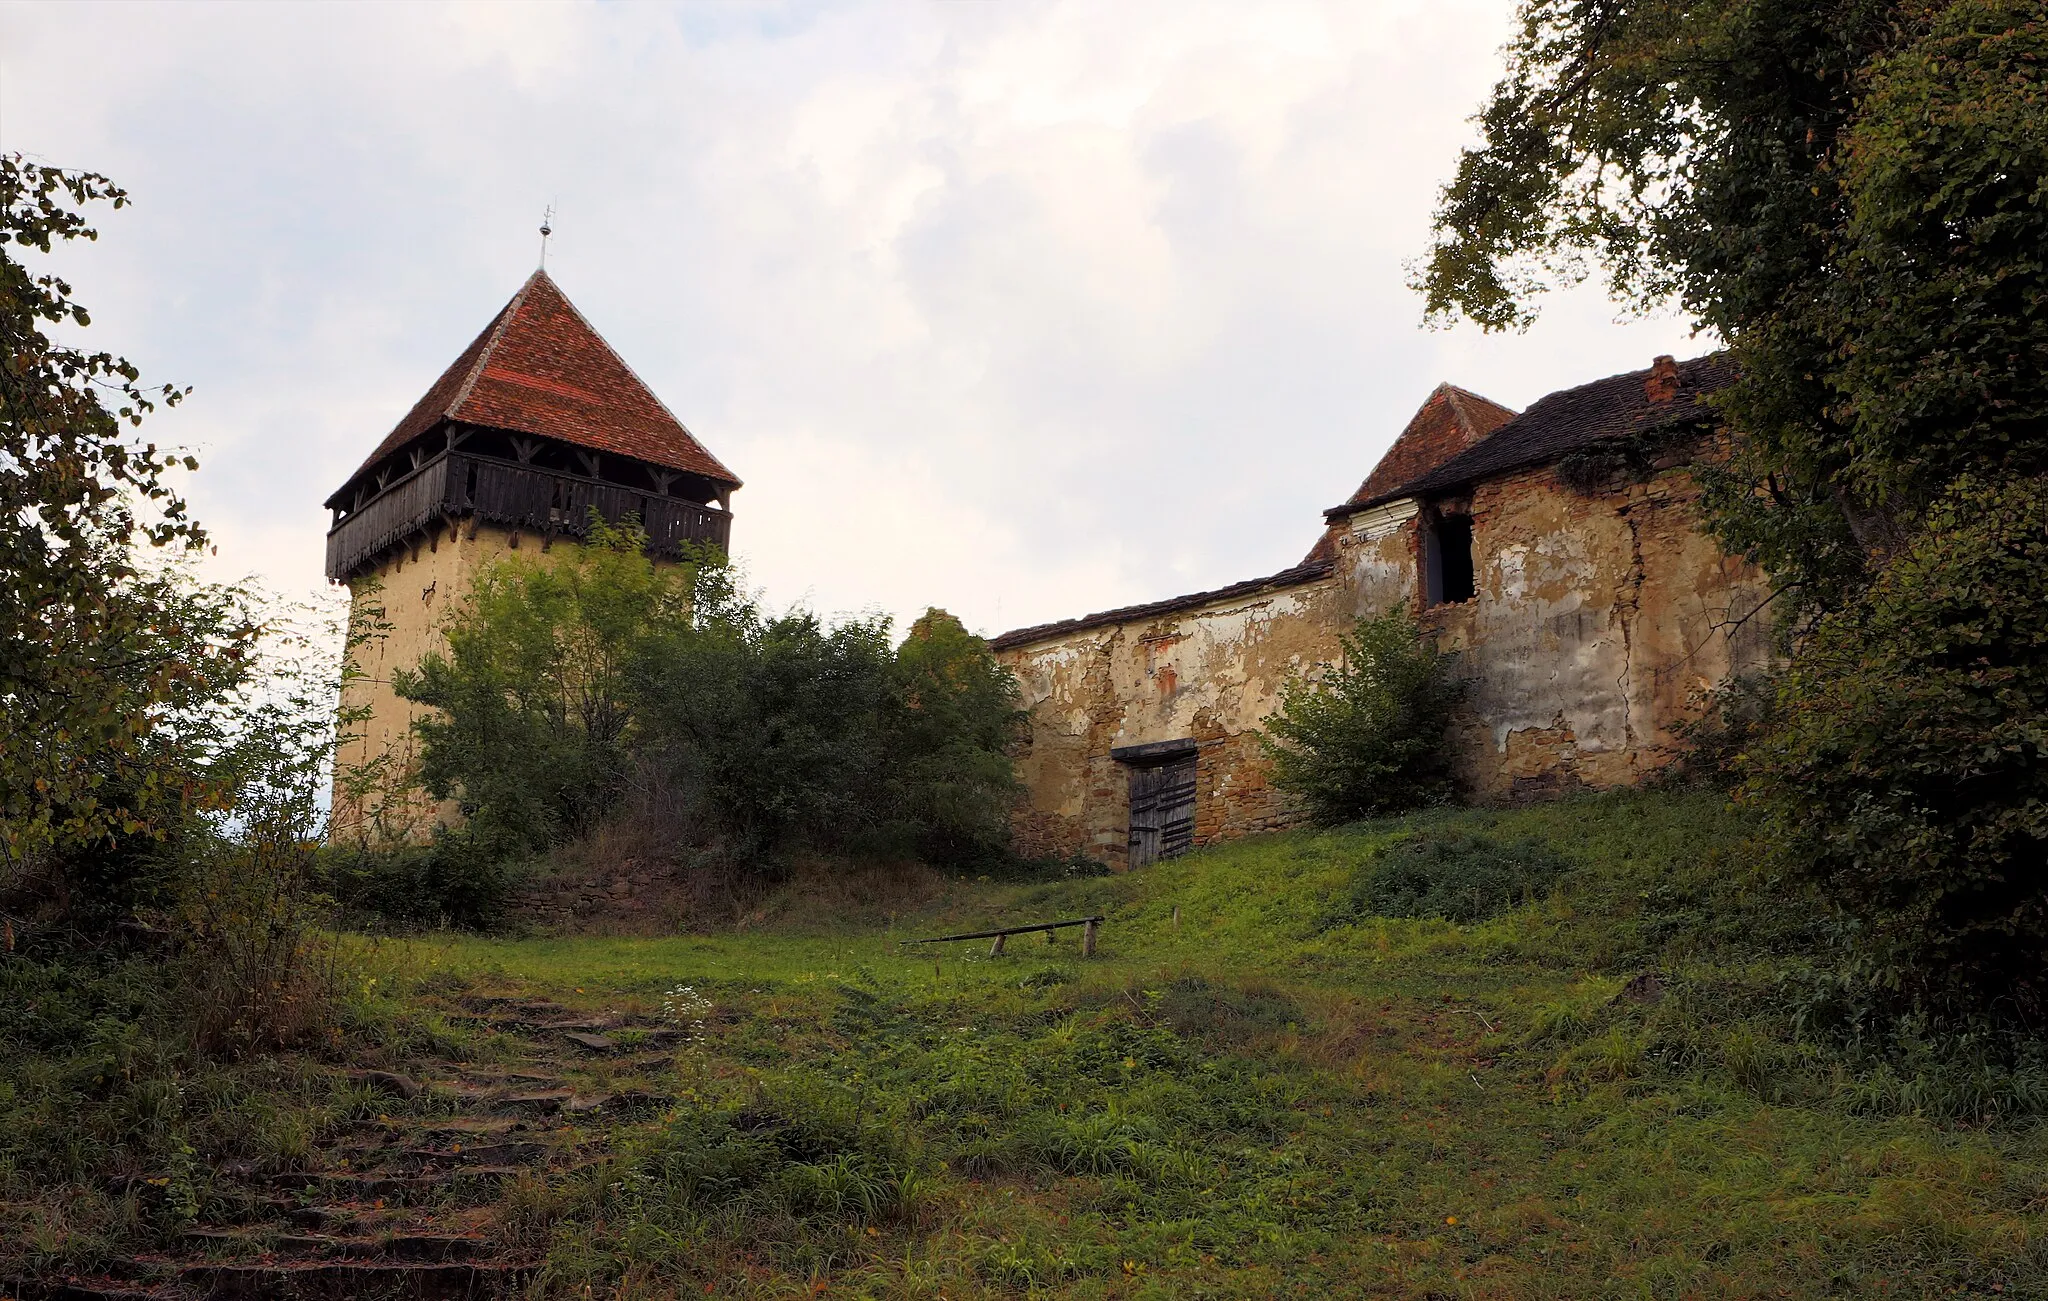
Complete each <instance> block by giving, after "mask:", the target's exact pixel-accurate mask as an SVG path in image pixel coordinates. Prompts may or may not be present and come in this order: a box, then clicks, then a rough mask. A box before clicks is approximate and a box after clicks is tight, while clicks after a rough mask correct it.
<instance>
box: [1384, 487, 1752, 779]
mask: <svg viewBox="0 0 2048 1301" xmlns="http://www.w3.org/2000/svg"><path fill="white" fill-rule="evenodd" d="M1469 501H1470V511H1471V518H1472V525H1473V546H1472V555H1473V559H1474V561H1475V569H1476V575H1475V577H1476V579H1477V583H1476V586H1477V589H1478V590H1477V593H1476V595H1475V596H1474V598H1473V599H1472V600H1470V601H1465V602H1461V603H1459V604H1456V605H1440V606H1437V607H1435V608H1434V609H1430V610H1426V611H1424V612H1423V614H1422V620H1421V622H1422V626H1423V629H1424V631H1426V632H1429V633H1433V634H1435V635H1436V636H1437V638H1438V644H1439V645H1440V646H1442V647H1443V648H1444V649H1445V650H1450V651H1456V652H1458V653H1459V658H1460V665H1459V669H1460V673H1461V674H1462V675H1463V676H1464V677H1466V678H1467V679H1469V680H1470V681H1471V683H1472V691H1471V695H1470V697H1469V698H1468V700H1467V704H1466V709H1465V711H1464V716H1463V721H1462V723H1461V725H1460V727H1459V729H1458V731H1457V733H1456V734H1455V735H1454V736H1453V738H1452V744H1453V745H1454V747H1455V748H1456V751H1457V754H1458V762H1459V769H1460V773H1461V775H1462V777H1463V778H1464V782H1465V785H1466V787H1467V789H1468V790H1469V791H1470V793H1471V794H1472V796H1473V797H1475V798H1477V799H1480V800H1490V801H1498V800H1521V799H1531V798H1539V797H1544V796H1548V795H1553V794H1560V793H1564V792H1567V791H1569V790H1572V789H1575V788H1592V789H1605V788H1609V787H1615V786H1624V785H1630V784H1633V783H1635V782H1639V781H1641V780H1643V779H1644V778H1646V777H1648V776H1650V775H1652V774H1653V773H1655V772H1656V771H1657V770H1658V769H1660V768H1663V767H1664V766H1666V765H1667V764H1669V763H1671V762H1672V761H1673V760H1674V759H1676V758H1677V757H1678V755H1679V752H1680V750H1681V749H1682V743H1681V739H1680V737H1679V736H1678V735H1677V732H1676V730H1675V729H1676V728H1677V727H1678V726H1679V725H1680V724H1682V723H1685V722H1687V721H1690V720H1692V719H1696V718H1698V717H1699V716H1700V714H1701V712H1702V711H1703V709H1704V707H1705V705H1706V702H1707V697H1708V695H1709V694H1710V693H1711V692H1713V691H1714V690H1715V689H1716V688H1718V687H1719V686H1721V685H1722V684H1723V683H1725V682H1727V681H1729V680H1730V679H1731V678H1734V677H1738V676H1741V675H1745V674H1750V673H1754V672H1756V671H1758V670H1760V669H1763V668H1765V667H1767V666H1768V665H1769V663H1770V658H1771V649H1770V636H1769V629H1768V627H1767V626H1766V620H1765V619H1764V617H1763V615H1762V613H1761V610H1762V607H1763V606H1764V604H1765V603H1766V602H1767V601H1768V599H1769V596H1770V586H1769V583H1768V581H1767V580H1766V578H1765V576H1764V574H1763V573H1762V571H1761V570H1759V569H1758V568H1757V567H1756V566H1755V565H1752V564H1750V563H1749V562H1747V561H1745V560H1743V559H1742V558H1741V557H1739V556H1730V555H1727V554H1725V553H1724V552H1723V551H1722V550H1721V548H1720V545H1719V544H1718V543H1716V542H1715V541H1714V539H1713V537H1712V536H1711V535H1710V534H1708V533H1707V532H1706V530H1705V528H1704V523H1703V519H1702V516H1701V511H1700V489H1699V485H1698V483H1697V481H1696V480H1695V479H1694V478H1693V476H1692V475H1691V474H1690V473H1688V472H1686V471H1684V470H1667V471H1665V472H1663V473H1660V474H1658V475H1656V476H1655V477H1654V478H1651V479H1650V480H1648V481H1647V482H1639V483H1628V484H1624V485H1617V486H1615V487H1613V488H1610V489H1607V490H1603V491H1600V492H1597V493H1592V494H1588V493H1584V492H1580V491H1578V490H1576V489H1574V488H1571V487H1569V486H1567V485H1566V484H1564V483H1563V482H1561V481H1560V479H1559V478H1558V475H1557V473H1556V472H1555V470H1553V469H1550V468H1539V469H1533V470H1527V471H1523V472H1521V473H1518V474H1514V475H1510V476H1506V477H1503V478H1501V479H1498V480H1494V481H1492V482H1489V483H1483V484H1480V485H1479V486H1478V487H1477V488H1476V489H1474V491H1473V494H1472V496H1471V498H1470V499H1469ZM1414 529H1415V526H1414V525H1412V524H1411V525H1410V526H1409V531H1410V534H1411V538H1410V541H1409V545H1410V546H1411V547H1412V546H1414V545H1415V544H1414V542H1413V539H1412V535H1413V532H1414ZM1356 572H1357V571H1355V570H1354V574H1355V573H1356ZM1410 572H1411V573H1412V572H1413V569H1412V567H1411V569H1410ZM1368 586H1369V585H1368V584H1360V585H1359V586H1358V587H1357V588H1356V592H1357V595H1356V596H1355V598H1354V606H1355V607H1358V606H1366V605H1370V604H1371V603H1372V602H1373V598H1372V596H1371V595H1370V594H1369V591H1368Z"/></svg>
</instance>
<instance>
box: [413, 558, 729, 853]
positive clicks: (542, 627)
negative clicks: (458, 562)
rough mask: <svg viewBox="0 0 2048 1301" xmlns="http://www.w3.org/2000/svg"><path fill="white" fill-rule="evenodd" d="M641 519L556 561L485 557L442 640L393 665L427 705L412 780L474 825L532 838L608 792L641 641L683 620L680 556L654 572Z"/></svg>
mask: <svg viewBox="0 0 2048 1301" xmlns="http://www.w3.org/2000/svg"><path fill="white" fill-rule="evenodd" d="M645 543H646V535H645V534H644V533H642V532H641V531H640V530H639V529H637V528H633V527H628V528H623V529H619V528H610V527H607V526H606V525H605V524H604V523H603V522H602V521H601V520H597V521H593V524H592V528H591V532H590V535H589V538H588V540H587V542H586V543H585V545H584V546H582V547H581V548H579V549H578V550H577V551H575V552H574V553H573V558H572V559H569V560H567V561H565V562H564V563H556V564H548V563H519V562H517V561H508V562H506V563H501V564H498V565H494V566H492V567H491V568H489V569H488V570H486V571H485V572H484V573H483V574H482V575H481V576H480V577H479V579H478V581H477V584H476V586H475V587H474V588H473V589H472V591H471V592H470V594H469V596H468V597H467V599H466V602H465V604H464V605H463V606H462V608H461V609H460V610H459V611H458V612H457V614H456V615H455V617H454V618H453V619H452V620H451V621H450V623H449V626H448V630H447V632H448V652H447V654H445V655H443V654H440V653H433V654H429V655H427V656H426V657H425V658H424V659H422V660H421V662H420V664H419V666H418V668H417V669H416V670H415V671H411V672H405V671H401V672H399V673H396V674H394V675H393V677H392V685H393V688H394V689H395V690H396V691H397V693H398V694H399V695H400V696H401V697H403V698H405V699H407V700H411V701H414V702H417V703H419V704H423V705H427V706H430V707H431V708H432V710H433V711H434V712H432V713H430V714H428V715H426V716H425V717H423V718H421V719H420V720H419V721H418V722H417V723H416V724H415V728H416V730H417V731H418V733H419V735H420V737H421V739H422V742H423V744H422V747H421V771H420V774H419V780H420V782H421V784H422V785H423V786H425V788H426V789H427V791H428V792H429V793H430V794H432V795H433V796H435V797H436V798H438V799H449V798H456V799H458V800H459V801H460V805H461V808H462V811H463V813H464V814H465V815H466V816H467V817H468V818H469V820H470V822H471V823H472V825H473V827H474V829H475V831H476V833H477V834H479V835H481V836H483V837H484V838H485V839H486V840H489V841H494V842H495V841H497V840H500V839H503V840H505V841H506V843H507V844H508V845H516V846H522V847H525V848H528V849H539V848H542V847H544V846H546V845H548V844H550V843H552V842H553V841H555V840H556V839H558V838H560V837H561V836H564V835H575V834H578V833H581V832H584V831H587V830H589V829H590V828H591V827H592V826H593V825H595V823H596V821H597V819H598V818H600V817H601V816H603V814H604V813H605V812H606V811H607V810H608V809H609V808H610V807H611V806H612V804H613V802H614V801H615V800H616V799H617V798H618V795H619V792H620V791H621V789H622V788H623V783H624V781H625V779H626V773H627V768H628V765H629V763H630V753H631V745H632V741H633V735H632V734H633V730H634V728H635V726H636V724H637V721H638V720H637V716H636V711H635V700H634V696H633V692H634V679H633V674H634V672H635V671H636V666H637V665H638V663H639V661H640V659H641V657H642V656H643V655H644V654H645V652H646V647H647V644H648V643H649V642H650V641H651V640H652V639H655V638H657V637H658V636H660V634H661V633H662V631H663V630H664V629H667V628H676V627H685V626H687V625H688V623H689V618H690V615H689V611H690V601H689V596H690V589H689V578H690V575H691V572H692V571H691V569H690V568H684V569H681V570H663V569H660V568H657V567H656V566H655V565H654V563H653V562H652V561H650V560H649V559H648V558H647V556H646V554H645V551H644V546H645Z"/></svg>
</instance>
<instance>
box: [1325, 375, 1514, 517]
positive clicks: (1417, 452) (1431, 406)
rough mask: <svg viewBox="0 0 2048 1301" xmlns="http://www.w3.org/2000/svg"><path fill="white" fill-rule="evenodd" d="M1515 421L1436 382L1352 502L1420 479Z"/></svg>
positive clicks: (1477, 399)
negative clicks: (1434, 387) (1432, 390)
mask: <svg viewBox="0 0 2048 1301" xmlns="http://www.w3.org/2000/svg"><path fill="white" fill-rule="evenodd" d="M1514 418H1515V413H1514V412H1513V411H1512V410H1510V409H1509V408H1507V407H1504V406H1502V405H1501V404H1500V403H1498V402H1493V401H1489V400H1488V399H1486V398H1483V397H1480V396H1479V395H1478V394H1477V393H1468V392H1466V391H1465V390H1464V389H1461V388H1459V387H1458V386H1457V385H1455V384H1439V385H1437V386H1436V390H1435V391H1434V392H1432V393H1431V394H1430V395H1429V397H1428V398H1427V399H1425V400H1424V401H1423V404H1422V406H1421V407H1419V408H1418V409H1417V410H1416V412H1415V414H1414V416H1412V417H1411V418H1410V419H1409V421H1408V427H1407V428H1406V429H1403V430H1402V431H1401V436H1400V437H1399V438H1396V439H1395V440H1394V445H1393V446H1392V447H1389V448H1388V449H1387V454H1386V455H1385V456H1382V457H1381V458H1380V459H1379V464H1377V465H1375V466H1373V467H1372V473H1371V474H1368V475H1366V476H1365V482H1364V483H1361V484H1359V485H1358V491H1357V492H1354V493H1352V494H1351V501H1352V502H1364V501H1365V500H1367V499H1368V498H1372V497H1379V496H1383V495H1385V494H1387V493H1391V492H1393V491H1394V490H1395V489H1397V488H1399V487H1400V486H1401V485H1402V484H1405V483H1407V482H1409V481H1410V480H1412V479H1417V478H1420V477H1421V476H1422V475H1424V474H1427V473H1428V472H1429V471H1431V470H1433V469H1435V468H1436V467H1437V466H1439V465H1442V464H1443V463H1444V462H1445V461H1448V460H1450V459H1451V458H1452V457H1453V456H1456V455H1457V454H1458V453H1460V452H1462V451H1464V450H1465V449H1466V448H1468V447H1470V446H1472V444H1474V443H1476V442H1478V441H1479V440H1480V439H1482V438H1484V437H1486V436H1487V435H1488V434H1490V433H1492V432H1493V431H1494V430H1496V429H1498V428H1500V427H1501V426H1502V425H1504V424H1506V423H1507V422H1508V421H1510V420H1513V419H1514Z"/></svg>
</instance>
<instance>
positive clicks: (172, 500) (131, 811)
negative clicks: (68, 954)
mask: <svg viewBox="0 0 2048 1301" xmlns="http://www.w3.org/2000/svg"><path fill="white" fill-rule="evenodd" d="M126 202H127V196H126V195H125V194H124V193H123V192H122V191H121V190H120V189H119V188H118V187H116V186H115V185H114V184H113V183H112V182H110V181H109V180H107V179H106V178H105V177H103V176H97V175H94V174H91V173H86V172H67V171H63V170H60V169H58V168H53V167H47V166H43V165H41V164H37V163H32V162H29V161H27V160H25V159H23V158H22V157H21V156H20V155H6V156H0V716H4V717H5V719H6V726H5V727H4V728H0V892H4V893H6V894H8V895H10V896H15V897H18V898H21V899H23V900H24V901H25V902H26V903H27V904H28V906H30V907H32V908H35V909H37V910H40V911H44V912H53V913H54V914H56V915H62V914H65V913H67V912H68V911H69V909H70V906H71V904H72V903H74V902H75V901H77V900H78V899H79V898H80V897H81V895H80V892H79V891H78V890H77V889H75V888H74V887H77V886H79V885H81V884H86V883H89V884H90V885H91V887H92V888H91V889H90V890H88V891H86V892H85V894H86V896H89V897H92V898H95V899H97V900H100V901H101V902H103V903H104V902H106V901H108V900H109V899H111V898H113V897H115V896H117V895H119V894H120V893H121V891H120V890H119V889H117V888H116V887H117V885H118V884H119V882H120V881H122V880H125V879H127V874H129V872H130V869H131V868H133V869H134V870H136V871H140V870H141V868H140V862H141V860H142V859H144V858H147V857H149V854H148V853H146V852H144V851H145V850H146V849H147V847H148V845H149V844H151V843H155V842H160V841H163V840H165V839H167V838H170V837H173V836H175V835H177V834H178V833H179V831H180V828H181V825H182V819H184V818H187V817H189V816H191V815H193V814H195V813H197V812H198V811H201V810H204V809H208V808H220V807H223V806H225V805H226V804H227V803H228V802H229V800H230V798H231V793H230V788H229V786H228V785H227V784H225V778H224V777H223V776H222V775H221V774H219V773H218V772H215V771H212V770H210V769H209V768H208V766H207V754H206V749H207V744H208V743H207V739H206V738H207V735H208V734H207V732H206V729H204V728H201V727H196V726H194V725H193V723H192V717H193V713H194V711H195V710H200V709H203V708H204V707H205V706H206V705H207V704H208V703H209V702H213V701H218V700H220V699H222V698H224V697H225V696H226V695H227V694H228V693H231V692H232V691H233V690H235V689H236V688H237V686H239V685H240V684H241V683H242V682H244V681H245V680H246V677H247V672H248V652H249V648H250V645H251V643H252V642H253V640H254V638H255V637H256V635H257V632H258V628H257V624H256V621H254V620H253V619H251V618H249V617H246V615H245V611H244V610H243V607H242V605H241V603H239V602H238V601H237V600H236V599H234V597H233V596H232V595H231V594H228V593H224V592H221V591H209V590H207V589H204V588H203V587H202V586H199V585H195V584H192V583H189V582H187V581H185V580H184V579H183V578H182V577H181V576H179V575H178V574H176V573H174V572H167V571H164V570H162V569H161V567H158V568H155V569H152V568H150V567H149V566H147V565H145V564H144V559H145V555H146V553H148V552H149V551H151V550H152V549H159V548H160V549H163V550H164V551H165V552H167V553H170V554H175V553H177V552H179V551H181V550H187V549H191V548H196V547H198V546H200V545H201V544H202V543H203V541H204V534H203V533H202V532H201V531H200V529H199V528H198V526H197V525H196V524H194V523H193V522H192V521H191V519H190V518H189V517H188V516H187V514H186V511H185V505H184V503H183V501H182V500H180V499H179V497H178V496H177V494H176V493H175V492H173V491H172V489H171V487H170V486H169V483H168V475H169V473H170V471H171V470H172V468H173V466H174V464H182V465H183V466H184V467H185V468H187V469H190V468H194V462H193V461H192V460H191V459H190V458H188V457H175V456H173V455H172V454H170V453H168V452H165V451H163V450H161V449H159V448H158V447H157V446H156V445H155V444H154V443H149V442H144V441H141V440H140V438H139V437H138V436H137V435H136V433H135V427H136V426H138V425H139V424H140V423H141V422H142V419H143V417H144V416H145V415H146V414H148V413H149V412H150V411H152V410H153V409H154V408H155V405H156V404H157V403H159V402H161V403H164V404H167V405H168V404H170V403H175V402H176V401H178V400H179V399H180V398H181V397H183V396H184V392H183V391H182V390H179V389H175V388H167V387H156V388H151V387H146V386H144V385H143V384H142V383H141V380H140V378H139V376H138V374H137V372H136V369H135V367H133V366H132V365H130V364H129V363H128V362H126V361H123V360H122V359H120V358H118V357H115V356H113V355H111V354H108V353H104V352H89V351H86V350H83V349H80V348H77V347H73V346H70V345H69V344H66V343H61V342H59V341H57V340H56V339H53V338H52V337H51V334H50V333H49V332H50V331H51V330H52V329H54V328H58V327H83V326H86V325H88V324H90V317H89V315H88V314H87V312H86V310H85V308H84V307H83V306H81V305H80V304H79V303H78V302H77V301H76V300H75V299H74V298H73V297H72V292H71V287H70V286H69V285H68V284H66V283H65V282H64V281H63V280H62V279H60V278H59V277H57V276H55V275H51V274H37V273H36V272H34V271H32V270H31V269H30V268H29V267H28V266H26V265H24V263H23V261H22V260H21V257H22V256H25V255H28V254H48V253H50V252H51V250H52V249H53V247H55V246H56V245H58V244H61V243H65V242H69V241H75V240H81V239H83V240H91V239H94V238H96V237H97V236H96V232H95V231H94V230H93V228H92V227H91V226H90V225H89V224H87V220H86V218H85V217H84V215H83V214H82V212H81V209H83V208H84V207H85V206H86V205H88V204H92V203H107V204H109V205H111V206H112V207H115V208H119V207H122V206H124V205H125V204H126ZM73 920H74V921H76V920H79V919H77V918H73Z"/></svg>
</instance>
